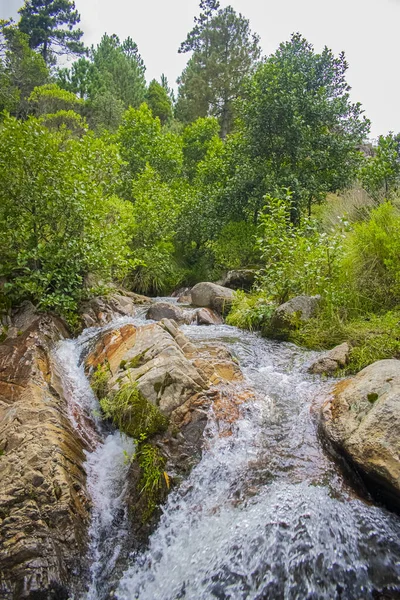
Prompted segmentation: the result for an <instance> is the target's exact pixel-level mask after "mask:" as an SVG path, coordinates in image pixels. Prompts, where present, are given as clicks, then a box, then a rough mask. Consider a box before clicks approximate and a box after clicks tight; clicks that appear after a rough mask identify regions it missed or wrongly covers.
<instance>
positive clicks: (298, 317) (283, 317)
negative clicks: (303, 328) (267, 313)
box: [269, 296, 321, 338]
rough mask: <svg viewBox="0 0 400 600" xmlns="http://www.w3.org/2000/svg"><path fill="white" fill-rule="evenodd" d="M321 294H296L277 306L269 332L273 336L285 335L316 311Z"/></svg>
mask: <svg viewBox="0 0 400 600" xmlns="http://www.w3.org/2000/svg"><path fill="white" fill-rule="evenodd" d="M320 301H321V296H296V297H295V298H292V299H291V300H289V301H288V302H285V303H284V304H281V305H280V306H278V308H277V309H276V311H275V312H274V314H273V315H272V318H271V322H270V325H269V333H270V334H271V335H273V336H274V337H278V338H279V337H283V338H284V337H285V336H286V335H287V333H288V332H290V331H293V330H294V329H297V327H298V326H299V324H300V323H304V322H305V321H308V320H309V319H311V318H312V317H314V316H315V315H316V313H317V310H318V306H319V303H320Z"/></svg>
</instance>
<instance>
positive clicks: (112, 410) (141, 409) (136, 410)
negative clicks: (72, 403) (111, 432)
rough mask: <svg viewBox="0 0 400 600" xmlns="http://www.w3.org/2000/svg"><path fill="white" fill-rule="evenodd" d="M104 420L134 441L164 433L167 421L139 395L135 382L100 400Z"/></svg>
mask: <svg viewBox="0 0 400 600" xmlns="http://www.w3.org/2000/svg"><path fill="white" fill-rule="evenodd" d="M100 406H101V408H102V410H103V413H104V415H105V417H106V418H108V419H111V420H112V421H113V423H114V425H116V426H117V427H118V428H119V429H120V430H121V431H123V432H124V433H126V434H127V435H130V436H131V437H133V438H135V439H138V440H139V439H143V438H148V437H150V436H152V435H154V434H155V433H158V432H161V431H165V430H166V428H167V427H168V419H167V418H166V417H165V416H164V415H162V414H161V412H160V410H159V409H158V408H157V407H156V406H154V405H153V404H151V402H149V401H148V400H146V398H145V397H144V396H143V394H141V392H140V391H139V390H138V388H137V384H136V382H134V383H126V384H125V385H123V386H122V387H121V389H120V390H118V392H116V393H115V394H114V395H112V396H107V397H104V398H102V399H101V400H100Z"/></svg>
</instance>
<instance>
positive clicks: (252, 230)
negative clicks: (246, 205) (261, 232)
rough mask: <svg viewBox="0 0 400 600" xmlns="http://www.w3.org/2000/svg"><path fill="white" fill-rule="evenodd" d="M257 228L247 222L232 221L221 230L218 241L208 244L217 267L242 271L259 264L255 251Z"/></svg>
mask: <svg viewBox="0 0 400 600" xmlns="http://www.w3.org/2000/svg"><path fill="white" fill-rule="evenodd" d="M256 233H257V227H256V225H253V223H247V222H246V221H237V222H236V221H232V222H230V223H227V224H226V225H225V226H224V227H223V228H222V230H221V232H220V234H219V235H218V237H217V239H216V240H215V241H213V242H209V243H208V247H209V248H210V249H211V250H212V252H213V254H214V256H215V262H216V263H217V265H220V266H221V267H223V268H225V269H240V268H241V267H247V266H249V265H252V264H254V263H255V262H257V259H258V258H259V256H258V253H257V250H256V249H255V240H256Z"/></svg>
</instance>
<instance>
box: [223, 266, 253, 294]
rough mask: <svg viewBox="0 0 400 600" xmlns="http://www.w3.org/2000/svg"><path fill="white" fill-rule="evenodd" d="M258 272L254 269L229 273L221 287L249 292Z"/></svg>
mask: <svg viewBox="0 0 400 600" xmlns="http://www.w3.org/2000/svg"><path fill="white" fill-rule="evenodd" d="M256 273H257V271H256V270H254V269H237V270H235V271H229V272H228V274H227V275H226V277H225V278H224V279H223V280H222V282H221V285H223V286H224V287H227V288H230V289H232V290H244V291H246V292H249V291H250V290H251V288H252V287H253V285H254V281H255V278H256Z"/></svg>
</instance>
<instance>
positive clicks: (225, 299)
mask: <svg viewBox="0 0 400 600" xmlns="http://www.w3.org/2000/svg"><path fill="white" fill-rule="evenodd" d="M191 296H192V304H193V306H200V307H204V308H211V309H212V310H215V311H216V312H218V313H220V314H224V313H226V312H228V311H229V308H230V306H231V304H232V302H233V298H234V292H233V291H232V290H230V289H229V288H226V287H223V286H222V285H217V284H216V283H210V282H202V283H198V284H196V285H195V286H194V287H193V288H192V291H191Z"/></svg>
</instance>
